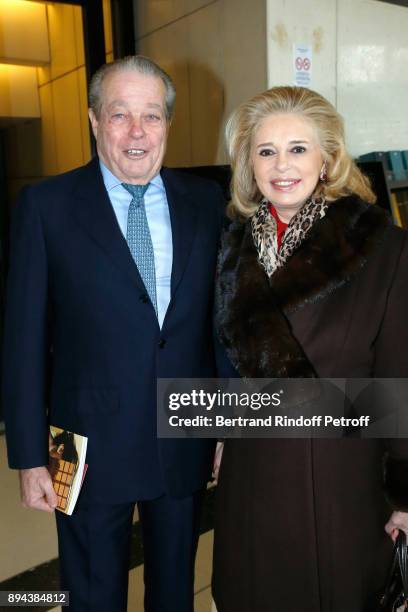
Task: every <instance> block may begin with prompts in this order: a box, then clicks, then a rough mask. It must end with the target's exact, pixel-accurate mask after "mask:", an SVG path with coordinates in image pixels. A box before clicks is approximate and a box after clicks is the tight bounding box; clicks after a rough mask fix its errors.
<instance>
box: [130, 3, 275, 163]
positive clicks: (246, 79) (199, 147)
mask: <svg viewBox="0 0 408 612" xmlns="http://www.w3.org/2000/svg"><path fill="white" fill-rule="evenodd" d="M135 31H136V39H137V42H136V45H137V46H136V48H137V52H138V53H143V54H144V55H148V56H150V57H151V58H152V59H154V60H155V61H157V62H158V63H159V64H160V65H161V66H162V67H163V68H164V69H165V70H166V71H167V72H168V73H169V74H170V75H171V76H172V77H173V79H174V81H175V84H176V88H177V102H176V114H175V119H174V122H173V125H172V128H171V132H170V138H169V147H168V151H167V155H166V160H165V161H166V163H167V164H168V165H170V166H196V165H207V164H208V165H210V164H216V163H225V160H226V157H225V153H224V143H223V134H222V132H223V126H224V122H225V118H226V116H227V115H228V114H229V113H230V111H231V110H232V109H233V108H235V106H236V105H237V104H239V103H240V102H241V101H243V100H245V99H246V98H248V97H249V96H250V95H252V94H254V93H256V92H258V91H261V90H262V89H264V88H265V86H266V42H265V41H266V4H265V0H252V1H251V3H248V2H247V1H246V0H213V1H212V2H209V1H208V0H207V1H205V0H154V1H151V0H138V1H137V2H135Z"/></svg>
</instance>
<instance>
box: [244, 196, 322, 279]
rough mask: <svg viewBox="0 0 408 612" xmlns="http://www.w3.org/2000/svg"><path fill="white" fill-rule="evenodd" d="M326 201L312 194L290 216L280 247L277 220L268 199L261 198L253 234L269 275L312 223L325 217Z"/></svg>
mask: <svg viewBox="0 0 408 612" xmlns="http://www.w3.org/2000/svg"><path fill="white" fill-rule="evenodd" d="M326 211H327V204H326V202H325V200H324V198H313V197H311V198H309V199H308V200H307V201H306V203H305V204H304V205H303V206H302V208H301V209H300V210H299V212H298V213H296V215H295V216H294V217H292V219H291V220H290V222H289V224H288V227H287V229H286V231H285V233H284V234H283V237H282V244H281V247H280V249H278V238H277V228H276V221H275V219H274V217H273V215H272V214H271V213H270V210H269V203H268V202H267V200H262V202H261V204H260V205H259V208H258V210H257V211H256V213H255V214H254V215H253V216H252V219H251V224H252V237H253V240H254V244H255V246H256V249H257V251H258V258H259V261H260V262H261V264H262V266H263V267H264V268H265V271H266V273H267V275H268V276H269V277H270V276H272V274H273V273H274V272H275V270H277V269H278V268H281V267H282V266H283V265H284V263H285V261H286V260H287V259H288V258H289V257H290V256H291V255H292V253H293V252H294V251H295V250H296V249H297V248H298V246H299V245H300V244H301V243H302V242H303V240H304V239H305V237H306V236H307V234H308V233H309V231H310V229H311V227H312V226H313V224H314V223H315V222H316V221H317V220H318V219H321V218H322V217H324V215H325V214H326Z"/></svg>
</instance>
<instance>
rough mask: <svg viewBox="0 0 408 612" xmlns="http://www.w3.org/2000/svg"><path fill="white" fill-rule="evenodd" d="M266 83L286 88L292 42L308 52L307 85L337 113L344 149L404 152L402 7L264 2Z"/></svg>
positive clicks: (405, 24) (407, 137)
mask: <svg viewBox="0 0 408 612" xmlns="http://www.w3.org/2000/svg"><path fill="white" fill-rule="evenodd" d="M266 2H267V16H268V35H267V43H268V83H269V86H273V85H281V84H293V82H294V70H293V44H294V43H302V44H308V45H310V47H311V48H312V50H313V51H312V52H313V58H312V76H311V84H310V87H311V88H313V89H316V90H317V91H319V92H320V93H322V94H323V95H324V96H326V97H327V98H328V99H329V100H330V101H331V102H333V103H334V104H335V105H336V107H337V109H338V110H339V112H340V113H341V114H342V115H343V117H344V119H345V125H346V136H347V145H348V148H349V150H350V152H351V153H352V154H353V155H355V156H358V155H361V154H362V153H366V152H368V151H376V150H377V151H378V150H380V151H384V150H385V151H386V150H392V149H407V148H408V120H407V108H408V70H407V60H408V38H407V32H408V8H404V7H401V6H395V5H392V4H387V3H385V2H374V1H373V0H309V2H304V0H291V2H286V0H266Z"/></svg>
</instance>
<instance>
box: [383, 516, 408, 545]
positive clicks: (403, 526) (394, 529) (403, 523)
mask: <svg viewBox="0 0 408 612" xmlns="http://www.w3.org/2000/svg"><path fill="white" fill-rule="evenodd" d="M399 530H401V531H403V532H404V533H405V535H406V536H407V541H408V512H393V513H392V514H391V516H390V518H389V521H388V523H387V524H386V525H385V531H386V532H387V533H388V535H389V536H390V537H391V538H392V540H393V542H395V540H396V539H397V536H398V531H399Z"/></svg>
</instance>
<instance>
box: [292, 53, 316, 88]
mask: <svg viewBox="0 0 408 612" xmlns="http://www.w3.org/2000/svg"><path fill="white" fill-rule="evenodd" d="M293 72H294V84H295V85H298V86H300V87H310V84H311V82H312V47H311V45H302V44H299V43H294V45H293Z"/></svg>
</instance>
